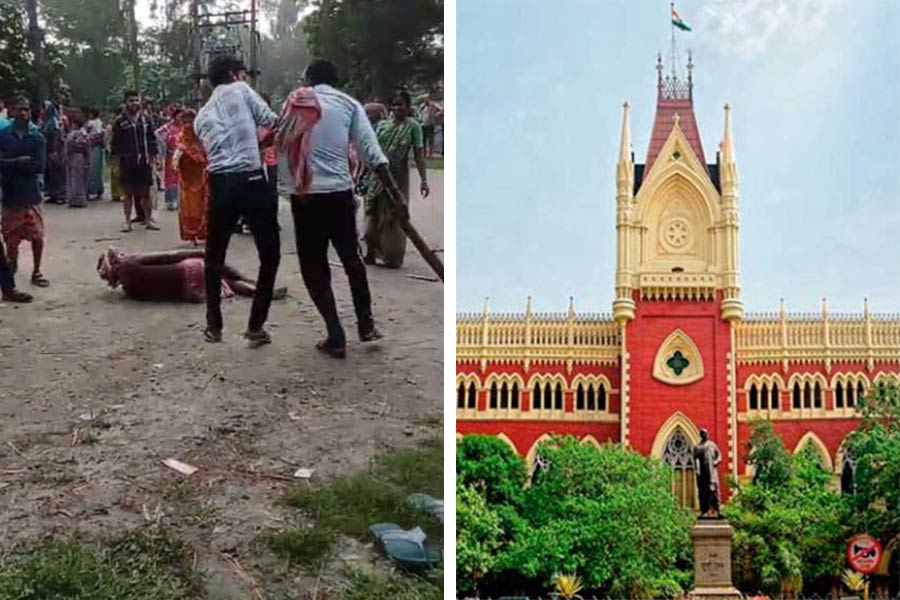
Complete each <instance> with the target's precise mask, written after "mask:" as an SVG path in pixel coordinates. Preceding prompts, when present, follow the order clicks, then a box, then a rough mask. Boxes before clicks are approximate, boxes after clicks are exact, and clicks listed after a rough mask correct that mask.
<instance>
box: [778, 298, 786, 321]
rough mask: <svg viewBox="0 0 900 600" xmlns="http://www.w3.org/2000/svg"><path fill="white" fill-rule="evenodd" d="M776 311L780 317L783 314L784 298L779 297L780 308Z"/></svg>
mask: <svg viewBox="0 0 900 600" xmlns="http://www.w3.org/2000/svg"><path fill="white" fill-rule="evenodd" d="M778 312H779V314H780V315H781V316H782V317H783V316H784V315H785V308H784V298H782V299H781V308H780V309H779V311H778Z"/></svg>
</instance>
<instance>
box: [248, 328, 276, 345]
mask: <svg viewBox="0 0 900 600" xmlns="http://www.w3.org/2000/svg"><path fill="white" fill-rule="evenodd" d="M244 338H246V339H247V340H249V341H250V347H251V348H259V347H260V346H265V345H266V344H271V343H272V336H270V335H269V332H268V331H266V330H265V329H258V330H256V331H250V330H249V329H248V330H247V331H245V332H244Z"/></svg>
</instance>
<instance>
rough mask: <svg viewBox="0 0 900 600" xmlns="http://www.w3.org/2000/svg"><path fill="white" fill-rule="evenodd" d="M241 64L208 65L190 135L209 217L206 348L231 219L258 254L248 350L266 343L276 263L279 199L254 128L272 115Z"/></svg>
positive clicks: (226, 59)
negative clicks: (246, 231)
mask: <svg viewBox="0 0 900 600" xmlns="http://www.w3.org/2000/svg"><path fill="white" fill-rule="evenodd" d="M243 68H244V67H243V65H242V64H241V62H240V61H238V60H237V59H236V58H235V57H233V56H228V55H224V56H218V57H216V58H214V59H213V60H212V61H211V62H210V65H209V81H210V83H211V84H212V85H213V87H214V89H213V92H212V95H211V96H210V98H209V101H208V102H207V103H206V105H205V106H204V107H203V108H202V109H200V112H199V113H198V114H197V118H196V120H195V121H194V129H195V130H196V132H197V136H198V137H199V138H200V141H201V142H202V143H203V147H204V149H205V150H206V154H207V156H208V157H209V166H208V169H209V173H210V177H209V186H210V194H209V211H208V215H207V234H206V258H205V264H206V331H205V332H204V336H205V337H206V340H207V341H208V342H220V341H222V326H223V325H222V309H221V289H222V266H223V265H224V264H225V254H226V252H227V250H228V241H229V240H230V239H231V235H232V233H234V230H235V226H236V225H237V222H238V219H241V218H242V219H243V220H244V222H245V223H247V225H249V226H250V231H251V232H252V233H253V240H254V242H255V243H256V251H257V253H258V254H259V275H258V276H257V278H256V282H257V285H256V294H255V296H254V297H253V306H252V308H251V309H250V321H249V324H248V326H247V332H246V333H245V334H244V337H246V338H247V339H248V340H250V345H251V346H252V347H255V346H260V345H262V344H267V343H269V342H271V341H272V339H271V337H270V336H269V334H268V332H266V330H265V329H264V328H263V325H264V324H265V322H266V319H267V318H268V316H269V305H270V304H271V303H272V292H273V289H274V287H275V276H276V274H277V273H278V263H279V261H280V260H281V249H280V245H281V241H280V238H279V234H278V199H277V198H275V197H273V196H272V194H271V192H270V190H269V186H268V183H267V182H266V178H265V176H264V174H263V171H262V169H263V165H262V163H261V161H260V143H263V144H267V143H271V141H272V139H274V133H273V134H272V135H271V136H269V139H267V140H263V141H262V142H260V140H258V138H257V128H259V127H267V128H268V129H270V130H274V129H275V126H276V124H277V122H278V115H276V114H275V113H274V112H272V110H271V109H270V108H269V107H268V105H267V104H266V103H265V101H263V99H262V98H260V97H259V95H258V94H257V93H256V92H255V91H253V89H252V88H251V87H250V86H248V85H247V84H246V83H244V82H243V81H240V79H239V78H238V73H239V72H240V71H241V70H242V69H243Z"/></svg>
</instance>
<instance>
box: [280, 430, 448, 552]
mask: <svg viewBox="0 0 900 600" xmlns="http://www.w3.org/2000/svg"><path fill="white" fill-rule="evenodd" d="M443 473H444V465H443V446H442V444H441V442H440V440H429V441H427V442H424V443H422V444H421V445H419V446H417V447H414V448H403V449H399V450H393V451H390V452H388V453H386V454H383V455H382V456H380V457H378V458H377V459H375V460H374V461H373V463H372V466H371V467H370V468H369V470H368V471H365V472H362V473H356V474H352V475H345V476H340V477H334V478H332V479H330V480H326V481H323V482H318V483H314V484H312V485H300V486H296V487H294V488H293V489H291V490H290V491H289V492H288V493H287V494H286V495H285V498H284V502H285V503H286V504H288V505H289V506H293V507H296V508H300V509H302V510H304V511H306V512H307V513H309V515H310V516H311V517H313V518H315V519H316V520H317V523H318V525H319V526H320V527H322V528H325V529H329V530H332V531H335V532H338V533H342V534H344V535H348V536H352V537H355V538H357V539H360V540H363V541H366V540H368V537H369V531H368V528H369V526H370V525H373V524H375V523H382V522H391V523H397V524H398V525H400V526H401V527H406V528H409V527H413V526H415V525H418V526H420V527H422V529H423V530H425V532H426V533H427V534H428V535H429V537H431V538H432V539H434V538H436V537H437V538H439V537H440V536H441V534H442V528H441V526H440V524H439V523H438V522H437V521H436V520H435V519H434V518H432V517H430V516H429V515H425V514H423V513H422V512H421V511H419V510H418V509H416V508H414V507H413V506H411V505H410V504H409V503H408V502H407V501H406V497H407V496H408V495H409V494H411V493H413V492H425V493H428V494H432V495H434V496H436V497H439V496H440V495H441V490H442V486H443Z"/></svg>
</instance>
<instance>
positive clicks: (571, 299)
mask: <svg viewBox="0 0 900 600" xmlns="http://www.w3.org/2000/svg"><path fill="white" fill-rule="evenodd" d="M569 316H570V317H574V316H575V298H574V297H573V296H569Z"/></svg>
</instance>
